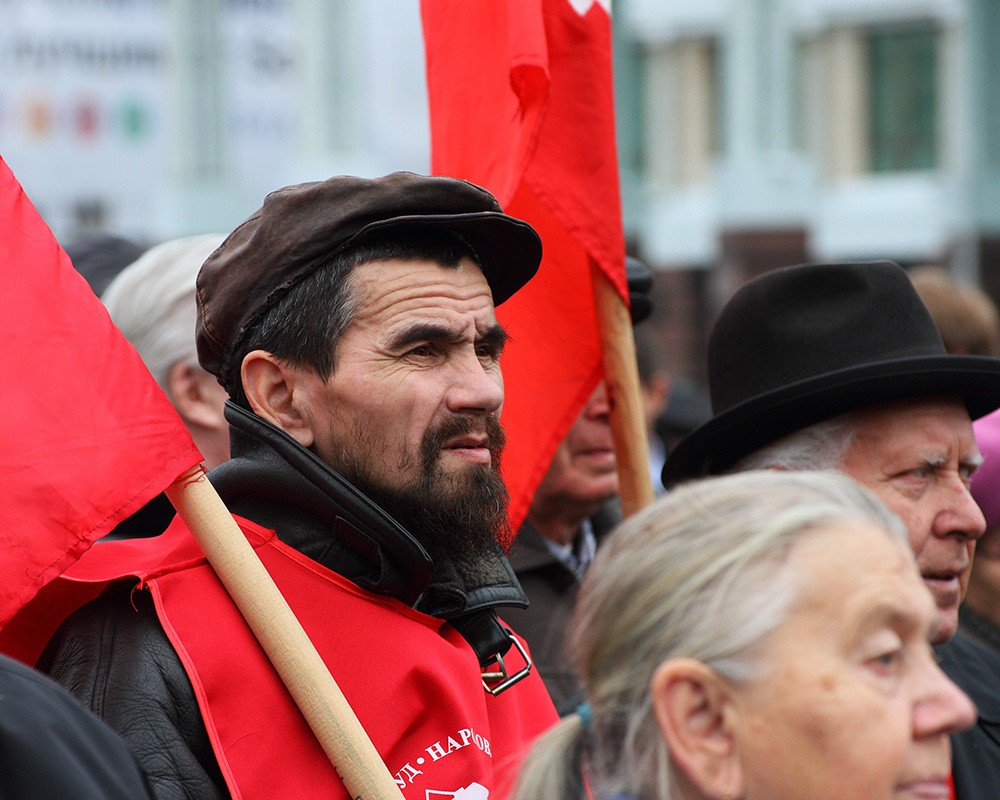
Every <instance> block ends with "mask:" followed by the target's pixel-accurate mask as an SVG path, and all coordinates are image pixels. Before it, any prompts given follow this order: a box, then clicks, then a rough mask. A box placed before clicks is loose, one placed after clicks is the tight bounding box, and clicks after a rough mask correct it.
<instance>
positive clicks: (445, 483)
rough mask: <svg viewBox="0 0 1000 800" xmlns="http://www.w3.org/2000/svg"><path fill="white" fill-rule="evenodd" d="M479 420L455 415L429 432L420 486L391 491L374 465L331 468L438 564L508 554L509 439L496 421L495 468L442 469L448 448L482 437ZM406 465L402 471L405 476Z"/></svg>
mask: <svg viewBox="0 0 1000 800" xmlns="http://www.w3.org/2000/svg"><path fill="white" fill-rule="evenodd" d="M483 425H484V423H483V422H482V421H480V419H479V418H477V417H470V416H465V415H456V416H452V417H449V418H448V419H447V420H446V421H445V422H444V423H442V424H441V425H440V426H438V427H437V428H434V429H432V430H429V431H428V432H427V434H426V435H425V436H424V439H423V441H422V442H421V446H420V462H421V463H420V479H419V481H418V482H417V483H416V484H415V485H409V486H389V485H387V484H386V483H385V482H384V480H382V479H376V478H375V477H374V476H373V474H372V470H371V465H370V464H367V463H361V462H360V460H359V459H356V458H352V459H350V460H349V461H348V460H346V459H345V463H341V464H331V465H330V466H332V467H333V468H334V469H336V470H337V471H338V472H340V473H341V474H342V475H343V476H344V477H345V478H347V479H348V480H349V481H350V482H351V483H353V484H354V485H355V486H356V487H357V488H358V489H359V490H360V491H361V492H363V493H364V494H365V495H366V496H367V497H368V498H369V499H371V500H372V501H374V502H375V503H376V504H378V505H379V506H380V507H381V508H382V509H383V510H384V511H386V512H387V513H388V514H389V515H390V516H391V517H393V519H395V520H396V521H397V522H398V523H399V524H400V525H402V526H403V527H404V528H406V530H407V531H409V532H410V533H411V534H412V535H413V537H414V538H415V539H416V540H417V541H418V542H420V544H422V545H423V546H424V548H425V549H426V550H427V552H428V554H429V555H430V557H431V558H432V559H433V560H434V562H436V563H439V562H441V561H445V562H451V563H460V562H463V561H465V562H472V563H475V562H476V561H479V560H480V559H482V558H487V557H493V556H495V555H496V554H497V552H498V545H499V547H500V548H502V549H503V550H504V551H506V550H507V549H508V548H509V547H510V544H511V541H512V537H511V533H510V525H509V522H508V518H507V502H508V499H509V495H508V493H507V487H506V485H505V484H504V482H503V479H502V478H501V477H500V458H501V455H502V454H503V448H504V445H505V443H506V435H505V434H504V432H503V428H502V427H501V426H500V422H499V421H498V420H497V419H496V418H495V417H486V418H485V430H486V434H487V436H488V437H489V451H490V464H489V465H481V466H474V467H472V468H470V469H467V470H465V471H464V472H462V473H460V474H447V473H445V472H444V471H443V470H442V469H441V463H440V461H441V453H442V447H443V446H444V444H445V442H447V441H448V440H449V439H452V438H454V437H456V436H461V435H464V434H467V433H475V432H482V431H483ZM406 466H407V465H406V464H401V465H399V471H400V472H402V471H403V470H404V468H405V467H406Z"/></svg>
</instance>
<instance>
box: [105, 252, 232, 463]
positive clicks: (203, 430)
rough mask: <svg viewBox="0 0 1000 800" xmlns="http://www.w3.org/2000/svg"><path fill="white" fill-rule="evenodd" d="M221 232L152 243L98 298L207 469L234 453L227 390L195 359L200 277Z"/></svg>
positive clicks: (196, 353)
mask: <svg viewBox="0 0 1000 800" xmlns="http://www.w3.org/2000/svg"><path fill="white" fill-rule="evenodd" d="M224 238H225V237H224V236H223V235H222V234H215V233H210V234H203V235H199V236H187V237H184V238H181V239H173V240H171V241H168V242H164V243H162V244H158V245H156V246H155V247H152V248H150V249H149V250H147V251H146V252H145V253H143V254H142V256H141V257H140V258H138V259H137V260H136V261H134V262H133V263H131V264H129V265H128V266H127V267H126V268H125V269H124V270H122V272H121V273H120V274H119V275H118V276H117V277H116V278H115V279H114V280H113V281H112V282H111V284H110V285H109V286H108V288H107V289H106V290H105V292H104V294H103V295H101V301H102V302H103V303H104V305H105V307H106V308H107V309H108V313H109V314H110V315H111V319H112V321H113V322H114V323H115V325H117V326H118V327H119V328H120V329H121V332H122V333H124V334H125V338H126V339H128V340H129V342H131V343H132V346H133V347H135V349H136V350H137V351H138V352H139V355H140V356H141V358H142V360H143V362H144V363H145V365H146V366H147V367H148V368H149V371H150V373H151V374H152V375H153V377H154V378H155V379H156V382H157V383H158V384H159V385H160V387H161V388H162V389H163V391H164V392H165V393H166V395H167V397H168V398H169V399H170V402H171V403H172V404H173V406H174V408H176V409H177V413H178V414H180V417H181V419H182V420H184V424H185V425H186V426H187V429H188V430H189V431H190V432H191V438H193V439H194V442H195V444H196V445H198V449H199V450H200V451H201V454H202V455H203V456H204V457H205V469H206V470H209V469H212V468H213V467H216V466H218V465H219V464H221V463H222V462H223V461H225V460H226V459H228V458H229V425H228V423H227V422H226V420H225V417H224V416H223V409H224V407H225V403H226V399H227V398H228V397H229V395H228V394H227V393H226V390H225V389H223V388H222V386H220V385H219V382H218V380H216V378H215V376H214V375H212V374H211V373H210V372H207V371H206V370H204V369H202V368H201V366H200V365H199V364H198V352H197V349H196V348H195V326H196V325H197V321H198V305H197V301H196V299H195V279H196V278H197V277H198V271H199V270H200V269H201V265H202V264H203V263H204V262H205V259H206V258H208V257H209V256H210V255H211V254H212V252H213V251H214V250H215V249H216V248H217V247H218V246H219V245H220V244H222V240H223V239H224Z"/></svg>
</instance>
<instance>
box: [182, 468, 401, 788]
mask: <svg viewBox="0 0 1000 800" xmlns="http://www.w3.org/2000/svg"><path fill="white" fill-rule="evenodd" d="M166 492H167V497H169V498H170V502H171V503H173V505H174V508H176V509H177V513H178V514H180V516H181V519H183V520H184V523H185V524H186V525H187V527H188V528H189V529H190V531H191V533H192V534H193V535H194V537H195V539H197V540H198V544H199V545H200V546H201V549H202V550H203V551H204V553H205V555H206V557H207V558H208V562H209V563H210V564H211V565H212V568H213V569H214V570H215V572H216V574H217V575H218V576H219V580H221V581H222V583H223V585H224V586H225V587H226V590H227V591H228V592H229V595H230V597H232V598H233V602H234V603H235V604H236V606H237V608H239V610H240V613H242V614H243V616H244V618H245V619H246V621H247V625H249V626H250V629H251V630H252V631H253V634H254V636H256V637H257V641H258V642H260V645H261V647H262V648H263V649H264V651H265V652H266V653H267V656H268V658H269V659H270V660H271V663H272V664H273V665H274V668H275V670H277V672H278V674H279V675H280V676H281V680H282V681H283V682H284V684H285V686H286V687H287V689H288V691H289V693H290V694H291V695H292V698H293V699H294V700H295V703H296V705H297V706H298V707H299V710H300V711H301V712H302V715H303V716H304V717H305V719H306V721H307V722H308V723H309V727H310V728H312V731H313V733H314V734H315V735H316V738H317V739H318V740H319V743H320V745H321V746H322V747H323V750H324V751H325V752H326V755H327V757H328V758H329V759H330V762H331V763H332V764H333V768H334V769H335V770H336V771H337V774H338V775H339V776H340V778H341V780H343V782H344V785H345V786H346V787H347V790H348V792H349V793H350V795H351V797H352V798H355V799H356V800H403V794H402V792H400V790H399V787H398V786H397V785H396V782H395V781H394V780H393V778H392V776H391V775H390V774H389V770H388V769H387V768H386V766H385V764H384V763H383V762H382V759H381V757H380V756H379V754H378V751H376V750H375V746H374V745H373V744H372V743H371V740H370V739H369V738H368V734H367V733H366V732H365V730H364V728H362V727H361V723H360V722H359V721H358V718H357V717H356V716H355V714H354V711H353V709H352V708H351V707H350V705H349V704H348V702H347V699H346V698H345V697H344V695H343V692H341V691H340V687H339V686H337V683H336V681H335V680H334V679H333V676H332V675H330V671H329V670H328V669H327V667H326V665H325V664H324V663H323V660H322V659H321V658H320V656H319V653H317V652H316V648H315V647H314V646H313V644H312V642H311V641H310V640H309V637H308V636H307V635H306V633H305V631H304V630H303V629H302V626H301V625H300V624H299V621H298V619H296V617H295V615H294V614H293V613H292V610H291V609H290V608H289V607H288V603H287V602H286V601H285V598H284V597H283V596H282V594H281V592H280V591H279V590H278V587H277V586H275V584H274V581H273V580H272V579H271V576H270V574H268V572H267V570H266V569H265V568H264V565H263V564H262V563H261V561H260V559H259V558H258V557H257V554H256V553H255V552H254V551H253V548H252V547H251V546H250V543H249V542H248V541H247V540H246V537H245V536H244V535H243V532H242V531H241V530H240V528H239V526H238V525H237V524H236V521H235V520H234V519H233V517H232V515H231V514H230V513H229V511H228V510H227V509H226V506H225V505H224V504H223V502H222V499H221V498H220V497H219V495H218V493H217V492H216V491H215V488H214V487H213V486H212V484H211V483H209V481H208V479H207V478H206V477H205V473H204V471H203V470H202V468H201V467H200V466H199V467H195V468H194V469H193V470H191V471H189V472H188V473H186V474H185V475H183V476H181V477H180V478H178V479H177V481H175V482H174V483H173V484H172V485H171V486H170V487H169V488H168V489H167V490H166Z"/></svg>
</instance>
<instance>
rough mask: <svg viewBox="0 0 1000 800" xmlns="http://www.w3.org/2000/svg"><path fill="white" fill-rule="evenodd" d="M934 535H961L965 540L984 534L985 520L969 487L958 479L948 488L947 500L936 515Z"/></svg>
mask: <svg viewBox="0 0 1000 800" xmlns="http://www.w3.org/2000/svg"><path fill="white" fill-rule="evenodd" d="M935 528H936V530H935V533H937V534H938V535H939V536H949V535H952V534H955V533H958V534H961V535H962V536H964V537H965V538H966V539H978V538H979V537H980V536H982V535H983V534H984V533H985V532H986V518H985V517H984V516H983V512H982V510H981V509H980V508H979V504H978V503H977V502H976V501H975V499H974V498H973V496H972V493H971V492H970V491H969V487H968V486H966V484H965V482H964V481H962V480H961V479H959V478H957V477H956V478H955V481H954V485H953V486H950V487H949V490H948V498H947V501H946V503H945V505H944V507H943V508H942V510H941V513H939V514H938V517H937V521H936V525H935Z"/></svg>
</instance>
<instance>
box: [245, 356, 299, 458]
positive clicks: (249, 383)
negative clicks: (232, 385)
mask: <svg viewBox="0 0 1000 800" xmlns="http://www.w3.org/2000/svg"><path fill="white" fill-rule="evenodd" d="M240 376H241V379H242V381H243V391H244V392H245V393H246V396H247V400H248V402H249V403H250V408H251V409H253V412H254V413H255V414H256V415H257V416H258V417H260V418H262V419H266V420H267V421H268V422H270V423H271V424H272V425H277V426H278V427H279V428H281V429H282V430H283V431H285V432H286V433H287V434H289V435H290V436H291V437H292V438H293V439H295V440H296V441H297V442H298V443H299V444H301V445H302V446H303V447H310V446H311V445H312V443H313V439H314V434H313V429H312V424H311V417H310V416H309V414H308V412H307V408H306V406H305V404H304V403H302V402H301V398H302V394H303V392H304V383H305V381H306V379H307V376H308V377H310V378H312V379H313V380H316V376H315V375H314V374H312V373H310V372H308V371H307V370H304V369H302V368H300V367H293V366H290V365H288V364H286V363H285V362H284V361H282V360H280V359H278V358H276V357H275V356H273V355H271V354H270V353H268V352H266V351H264V350H253V351H251V352H249V353H247V354H246V356H245V357H244V358H243V365H242V367H241V369H240Z"/></svg>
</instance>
